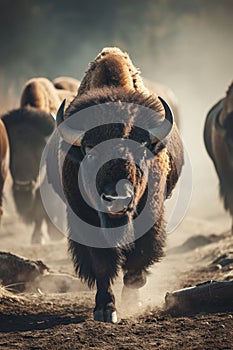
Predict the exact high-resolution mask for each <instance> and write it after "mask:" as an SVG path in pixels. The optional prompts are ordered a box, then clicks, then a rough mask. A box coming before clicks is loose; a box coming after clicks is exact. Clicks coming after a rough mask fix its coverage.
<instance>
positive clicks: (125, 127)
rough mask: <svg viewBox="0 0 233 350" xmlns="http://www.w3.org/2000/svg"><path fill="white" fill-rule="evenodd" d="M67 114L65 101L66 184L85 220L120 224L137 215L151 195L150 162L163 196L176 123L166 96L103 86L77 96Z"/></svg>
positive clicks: (62, 127)
mask: <svg viewBox="0 0 233 350" xmlns="http://www.w3.org/2000/svg"><path fill="white" fill-rule="evenodd" d="M89 107H90V108H89ZM65 119H66V122H65V123H62V122H63V121H64V104H63V105H62V106H61V107H60V109H59V112H58V115H57V125H58V129H59V132H60V134H61V136H62V138H63V140H64V141H65V142H66V143H68V144H69V145H70V149H69V151H68V153H67V155H66V158H65V161H64V164H63V186H64V189H65V193H66V196H67V198H68V201H69V203H70V206H71V208H72V209H73V211H74V212H76V213H77V214H78V215H80V216H83V217H84V218H85V220H86V221H93V216H94V215H96V217H98V218H99V221H100V224H101V225H105V226H118V225H122V224H123V223H124V222H127V221H128V220H129V219H130V218H133V217H135V216H137V215H138V214H139V213H140V212H141V210H142V209H143V207H144V206H145V203H146V200H147V195H148V169H149V168H148V166H149V163H150V164H153V165H152V167H151V165H150V169H151V171H153V179H154V181H155V182H156V184H157V185H155V187H156V191H155V192H156V193H157V195H158V196H159V195H161V196H162V197H161V198H162V201H161V202H163V199H164V195H165V194H164V193H165V191H166V177H167V174H168V169H169V159H168V156H167V153H166V151H165V146H166V142H167V139H168V137H169V135H170V133H171V131H172V128H173V115H172V112H171V110H170V108H169V107H168V105H167V104H166V102H165V101H163V100H162V99H158V98H156V97H155V96H154V95H151V96H148V95H144V94H142V93H138V92H126V91H125V90H123V89H120V88H115V89H109V88H103V89H101V90H100V89H98V90H96V91H95V90H92V91H90V92H89V93H87V94H85V95H82V96H81V97H77V98H76V99H75V100H74V101H73V103H71V105H70V107H69V108H68V109H67V110H66V114H65ZM90 120H91V123H90ZM92 122H93V127H90V125H91V124H92ZM152 168H153V170H152ZM94 174H95V175H94ZM95 186H96V190H97V191H96V193H95ZM80 195H81V196H80ZM155 196H156V194H155ZM155 200H157V201H159V200H158V198H155ZM91 207H92V208H91ZM93 208H94V210H93ZM90 212H92V214H93V215H90ZM88 213H89V214H88ZM97 221H98V220H96V221H95V222H94V223H95V224H96V225H97Z"/></svg>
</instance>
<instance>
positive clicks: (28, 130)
mask: <svg viewBox="0 0 233 350" xmlns="http://www.w3.org/2000/svg"><path fill="white" fill-rule="evenodd" d="M3 121H4V123H5V126H6V129H7V133H8V137H9V143H10V172H11V176H12V180H13V195H14V199H15V204H16V207H17V210H18V211H19V213H20V214H21V215H23V216H27V213H28V212H31V210H32V204H33V200H34V195H35V189H36V186H38V181H39V167H40V160H41V154H42V152H43V149H44V147H45V145H46V142H47V139H48V137H49V135H50V134H51V133H52V131H53V129H54V120H53V118H52V116H50V115H49V114H48V113H46V112H43V111H39V110H38V109H36V108H20V109H16V110H13V111H10V112H9V113H8V114H6V115H4V116H3Z"/></svg>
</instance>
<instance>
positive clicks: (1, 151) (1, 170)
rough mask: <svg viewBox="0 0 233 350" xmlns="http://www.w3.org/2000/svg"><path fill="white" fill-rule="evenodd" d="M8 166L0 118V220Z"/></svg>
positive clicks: (5, 138) (4, 137) (7, 152)
mask: <svg viewBox="0 0 233 350" xmlns="http://www.w3.org/2000/svg"><path fill="white" fill-rule="evenodd" d="M8 168H9V143H8V137H7V133H6V129H5V126H4V124H3V122H2V121H1V119H0V220H1V217H2V211H3V210H2V196H3V186H4V182H5V179H6V176H7V172H8Z"/></svg>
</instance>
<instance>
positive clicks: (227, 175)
mask: <svg viewBox="0 0 233 350" xmlns="http://www.w3.org/2000/svg"><path fill="white" fill-rule="evenodd" d="M204 141H205V146H206V149H207V152H208V154H209V156H210V157H211V159H212V161H213V163H214V166H215V169H216V172H217V174H218V178H219V186H220V195H221V197H222V198H223V201H224V207H225V209H226V210H227V211H229V212H230V214H231V216H232V218H233V83H232V84H231V85H230V87H229V89H228V91H227V93H226V96H225V97H224V98H223V99H221V100H220V101H219V102H218V103H216V104H215V105H214V107H213V108H212V109H211V110H210V111H209V113H208V114H207V118H206V122H205V128H204ZM231 232H232V233H233V223H232V227H231Z"/></svg>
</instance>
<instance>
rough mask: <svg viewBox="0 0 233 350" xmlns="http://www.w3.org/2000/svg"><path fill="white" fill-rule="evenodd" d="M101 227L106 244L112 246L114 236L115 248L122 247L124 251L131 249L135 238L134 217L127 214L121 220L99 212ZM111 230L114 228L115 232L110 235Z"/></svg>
mask: <svg viewBox="0 0 233 350" xmlns="http://www.w3.org/2000/svg"><path fill="white" fill-rule="evenodd" d="M99 219H100V226H101V228H102V231H103V236H104V239H105V240H106V243H108V244H109V246H111V243H112V241H113V238H112V237H113V235H114V242H115V246H118V247H122V248H124V249H127V250H128V249H131V248H132V245H133V242H134V241H135V237H134V226H133V215H132V214H131V213H126V215H124V216H123V217H121V218H116V219H114V218H111V217H109V215H108V214H106V213H103V212H99ZM109 228H114V229H115V230H114V232H113V233H110V232H109V230H108V229H109Z"/></svg>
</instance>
